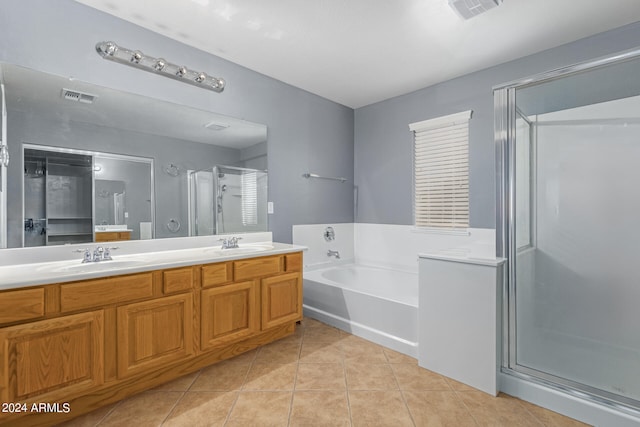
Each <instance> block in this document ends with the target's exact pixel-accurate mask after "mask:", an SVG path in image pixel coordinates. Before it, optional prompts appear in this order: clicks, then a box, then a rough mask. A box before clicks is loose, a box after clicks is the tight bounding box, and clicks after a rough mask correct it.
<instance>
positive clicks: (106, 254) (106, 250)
mask: <svg viewBox="0 0 640 427" xmlns="http://www.w3.org/2000/svg"><path fill="white" fill-rule="evenodd" d="M117 249H120V248H119V247H117V246H112V247H110V248H108V247H107V248H104V253H103V254H102V259H103V260H105V261H109V260H112V259H113V258H111V251H115V250H117Z"/></svg>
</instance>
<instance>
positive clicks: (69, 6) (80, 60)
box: [0, 0, 353, 242]
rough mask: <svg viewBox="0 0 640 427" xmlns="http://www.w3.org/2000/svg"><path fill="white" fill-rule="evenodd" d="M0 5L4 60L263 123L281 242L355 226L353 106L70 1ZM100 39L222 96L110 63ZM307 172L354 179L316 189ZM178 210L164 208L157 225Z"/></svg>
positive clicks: (274, 225)
mask: <svg viewBox="0 0 640 427" xmlns="http://www.w3.org/2000/svg"><path fill="white" fill-rule="evenodd" d="M0 8H1V9H2V10H1V13H0V61H4V62H10V63H13V64H17V65H22V66H26V67H30V68H34V69H37V70H41V71H45V72H48V73H52V74H58V75H62V76H73V77H75V78H77V79H79V80H83V81H87V82H90V83H94V84H99V85H101V86H107V87H112V88H114V89H119V90H124V91H128V92H132V93H137V94H141V95H145V96H150V97H154V98H159V99H163V100H166V101H170V102H175V103H179V104H185V105H189V106H192V107H195V108H200V109H203V110H208V111H213V112H216V113H220V114H224V115H229V116H235V117H240V118H243V119H246V120H249V121H253V122H258V123H264V124H266V125H267V126H268V135H269V140H268V162H269V164H268V169H269V187H270V188H269V192H270V196H269V199H270V200H271V201H273V202H274V205H275V206H274V207H275V214H274V215H272V216H271V218H270V227H271V230H272V231H273V233H274V239H275V240H278V241H281V242H291V226H292V225H293V224H298V223H308V222H352V221H353V208H352V206H353V186H352V183H353V110H352V109H350V108H347V107H345V106H342V105H339V104H336V103H334V102H331V101H328V100H326V99H323V98H320V97H318V96H316V95H313V94H310V93H308V92H306V91H303V90H300V89H297V88H294V87H292V86H290V85H287V84H284V83H282V82H280V81H277V80H274V79H272V78H269V77H266V76H264V75H261V74H259V73H256V72H254V71H251V70H249V69H246V68H244V67H241V66H239V65H236V64H233V63H231V62H229V61H226V60H224V59H221V58H219V57H216V56H214V55H211V54H208V53H205V52H203V51H200V50H198V49H195V48H192V47H189V46H186V45H184V44H182V43H180V42H177V41H174V40H171V39H168V38H166V37H163V36H161V35H158V34H156V33H153V32H151V31H148V30H145V29H143V28H141V27H138V26H136V25H133V24H131V23H129V22H126V21H123V20H120V19H117V18H115V17H112V16H110V15H107V14H104V13H102V12H99V11H96V10H95V9H92V8H89V7H86V6H84V5H81V4H78V3H75V2H73V1H71V0H56V1H50V0H3V1H2V4H1V6H0ZM103 40H112V41H114V42H116V43H118V44H121V45H122V46H126V47H129V48H132V49H140V50H141V51H143V52H147V53H149V54H150V55H154V56H162V57H163V58H166V59H167V60H169V61H171V62H174V63H179V64H185V65H187V66H188V67H190V68H193V69H198V70H203V71H205V72H207V73H210V74H212V75H216V76H221V77H224V79H225V80H226V82H227V87H226V89H225V91H224V92H222V93H220V94H217V93H214V92H210V91H206V90H202V89H199V88H197V87H193V86H190V85H185V84H182V83H180V82H177V81H173V80H171V79H167V78H163V77H161V76H156V75H153V74H151V73H146V72H143V71H140V70H137V69H134V68H131V67H126V66H122V65H120V64H116V63H112V62H108V61H105V60H103V59H102V58H101V57H100V56H99V55H98V54H97V53H96V52H95V44H96V43H97V42H99V41H103ZM8 126H9V127H10V126H11V124H9V125H8ZM12 143H18V142H15V141H12V140H9V144H12ZM305 172H314V173H319V174H327V175H336V176H344V177H346V178H347V179H348V180H349V182H348V183H347V184H339V183H334V182H323V183H320V182H310V181H308V180H305V179H303V178H302V177H301V175H302V174H303V173H305ZM160 188H162V187H161V186H160V184H157V187H156V191H159V189H160ZM185 206H186V201H185ZM173 209H175V208H173V207H171V206H168V207H166V208H164V207H158V211H157V216H156V220H157V221H158V222H159V223H162V222H163V221H165V222H166V220H167V219H168V218H170V217H173V216H174V213H173V212H172V210H173ZM185 228H186V227H185Z"/></svg>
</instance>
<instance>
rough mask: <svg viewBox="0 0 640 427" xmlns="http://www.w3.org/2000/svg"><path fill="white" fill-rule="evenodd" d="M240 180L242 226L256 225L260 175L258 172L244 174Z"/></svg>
mask: <svg viewBox="0 0 640 427" xmlns="http://www.w3.org/2000/svg"><path fill="white" fill-rule="evenodd" d="M240 180H241V181H240V185H241V191H242V225H256V224H257V223H258V175H257V173H256V172H243V173H242V175H240Z"/></svg>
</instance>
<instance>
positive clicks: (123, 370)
mask: <svg viewBox="0 0 640 427" xmlns="http://www.w3.org/2000/svg"><path fill="white" fill-rule="evenodd" d="M192 304H193V302H192V295H191V294H181V295H175V296H171V297H164V298H159V299H155V300H151V301H145V302H140V303H136V304H128V305H124V306H120V307H118V321H117V322H118V327H117V329H118V377H119V378H123V377H127V376H129V375H133V374H136V373H138V372H141V371H144V370H147V369H151V368H155V367H158V366H163V365H166V364H167V363H170V362H173V361H175V360H180V359H183V358H185V357H188V356H190V355H192V354H193V341H192V330H193V329H192V328H193V326H192V325H193V316H192V314H193V307H192Z"/></svg>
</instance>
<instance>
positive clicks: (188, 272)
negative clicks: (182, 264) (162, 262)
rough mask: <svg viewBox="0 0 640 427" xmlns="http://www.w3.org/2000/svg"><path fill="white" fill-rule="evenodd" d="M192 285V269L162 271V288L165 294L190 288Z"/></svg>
mask: <svg viewBox="0 0 640 427" xmlns="http://www.w3.org/2000/svg"><path fill="white" fill-rule="evenodd" d="M192 285H193V269H192V268H191V267H186V268H177V269H175V270H166V271H163V272H162V289H163V291H164V293H165V294H173V293H176V292H180V291H186V290H188V289H191V287H192Z"/></svg>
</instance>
